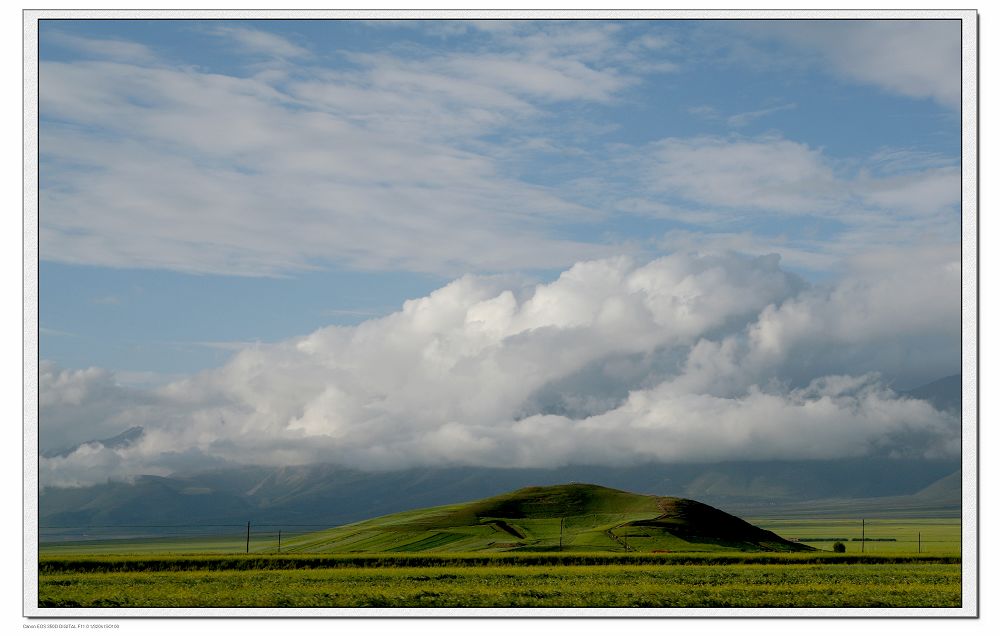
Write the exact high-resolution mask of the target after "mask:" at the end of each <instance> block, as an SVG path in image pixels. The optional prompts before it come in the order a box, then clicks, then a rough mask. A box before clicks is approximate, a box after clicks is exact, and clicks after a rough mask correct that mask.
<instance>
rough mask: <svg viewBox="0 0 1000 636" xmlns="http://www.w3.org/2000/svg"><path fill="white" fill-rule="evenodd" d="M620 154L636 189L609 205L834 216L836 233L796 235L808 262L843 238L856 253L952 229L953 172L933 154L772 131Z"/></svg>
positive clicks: (708, 217)
mask: <svg viewBox="0 0 1000 636" xmlns="http://www.w3.org/2000/svg"><path fill="white" fill-rule="evenodd" d="M629 152H630V153H631V154H629V155H628V156H627V158H626V159H624V160H623V162H622V165H625V166H628V168H629V169H631V170H633V171H634V173H635V174H636V175H638V179H639V181H640V183H642V185H643V186H644V187H645V189H646V191H645V192H642V194H643V195H644V196H643V197H637V196H625V197H623V198H622V199H620V200H619V201H618V202H617V203H616V207H617V208H618V209H623V210H627V211H631V212H634V213H638V214H648V215H650V216H656V217H661V218H668V219H674V220H678V221H682V222H685V223H690V224H694V225H698V226H701V227H702V228H705V229H711V228H712V226H713V225H719V226H723V225H724V223H723V222H724V221H730V220H733V219H735V220H739V219H741V218H744V217H746V216H747V215H748V214H753V215H754V216H755V218H757V219H763V218H766V217H768V216H770V217H798V218H806V217H823V218H824V219H825V220H833V221H836V222H837V223H838V224H840V225H841V226H842V230H841V232H842V234H841V235H840V236H839V237H838V236H832V237H831V236H829V235H828V236H827V238H826V240H825V241H823V242H820V241H816V240H809V239H808V236H805V235H803V236H800V237H797V241H798V244H799V246H800V248H803V249H808V250H809V251H812V252H814V253H815V255H816V257H817V258H813V259H810V260H812V261H813V264H814V265H815V264H817V263H818V262H819V261H818V260H817V259H819V260H822V259H823V258H828V257H829V256H831V255H835V256H838V257H842V256H844V255H845V254H848V253H851V252H852V249H851V246H852V244H853V245H856V246H861V247H863V250H862V251H864V250H865V249H870V248H871V247H872V246H879V245H881V246H889V245H904V244H920V243H923V242H927V241H928V240H931V239H933V240H935V241H938V242H947V243H952V242H955V241H956V240H957V238H958V235H959V229H958V225H959V218H960V216H959V213H958V205H959V202H960V194H961V171H960V169H959V168H958V166H957V165H955V164H954V161H953V160H948V159H946V158H944V157H941V156H939V155H929V154H926V153H917V152H913V151H909V150H905V149H890V148H883V149H881V150H880V151H878V152H876V153H875V154H873V155H872V156H871V157H869V158H866V159H865V160H863V161H860V162H857V161H851V162H849V161H845V160H835V159H833V158H832V157H829V156H828V155H826V154H825V153H824V152H823V151H822V150H821V149H817V148H812V147H810V146H808V145H806V144H803V143H799V142H796V141H792V140H788V139H785V138H782V137H779V136H774V135H768V136H759V137H742V136H730V137H726V138H723V137H709V136H702V137H690V138H668V139H663V140H661V141H658V142H656V143H653V144H650V145H648V146H646V147H644V148H641V149H635V150H630V151H629ZM640 192H641V190H640ZM758 240H760V239H758ZM772 240H774V239H772ZM777 240H778V241H779V242H781V241H783V240H784V239H783V238H781V237H779V238H778V239H777ZM823 252H826V254H824V253H823Z"/></svg>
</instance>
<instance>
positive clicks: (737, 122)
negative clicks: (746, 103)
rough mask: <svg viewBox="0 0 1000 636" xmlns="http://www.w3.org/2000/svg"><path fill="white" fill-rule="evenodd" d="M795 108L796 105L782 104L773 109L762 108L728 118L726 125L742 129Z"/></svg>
mask: <svg viewBox="0 0 1000 636" xmlns="http://www.w3.org/2000/svg"><path fill="white" fill-rule="evenodd" d="M795 108H797V105H796V104H781V105H780V106H772V107H771V108H762V109H760V110H753V111H748V112H745V113H737V114H735V115H730V116H729V117H727V118H726V123H727V124H729V125H730V126H733V127H735V128H740V127H742V126H746V125H747V124H749V123H750V122H752V121H755V120H757V119H760V118H761V117H767V116H768V115H773V114H774V113H780V112H783V111H786V110H794V109H795Z"/></svg>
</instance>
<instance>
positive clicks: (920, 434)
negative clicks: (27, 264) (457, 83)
mask: <svg viewBox="0 0 1000 636" xmlns="http://www.w3.org/2000/svg"><path fill="white" fill-rule="evenodd" d="M914 255H916V256H917V258H914ZM959 281H960V272H959V269H958V266H957V255H956V254H954V253H953V251H952V250H949V249H937V248H927V249H925V250H924V251H923V252H914V251H910V252H907V253H902V252H900V253H893V252H884V253H882V254H880V255H879V256H878V257H868V258H866V259H861V260H857V261H855V263H854V265H853V267H852V268H851V269H849V270H847V271H845V272H844V273H843V275H842V276H841V277H840V278H839V279H838V280H836V281H834V282H831V283H829V284H807V283H806V282H805V281H803V280H801V279H799V278H798V277H796V276H794V275H792V274H789V273H788V272H786V271H784V270H783V269H782V268H781V266H780V261H779V258H778V257H777V256H776V255H765V256H759V257H749V256H743V255H737V254H734V253H724V254H688V253H677V254H673V255H670V256H666V257H663V258H660V259H658V260H654V261H652V262H648V263H640V262H635V261H633V260H631V259H628V258H613V259H605V260H597V261H588V262H581V263H578V264H576V265H575V266H573V267H572V268H570V269H569V270H567V271H565V272H564V273H563V274H562V275H561V276H560V277H559V278H558V279H557V280H555V281H553V282H550V283H543V284H538V283H531V282H529V281H524V280H518V279H515V278H511V277H482V276H466V277H463V278H460V279H458V280H455V281H454V282H452V283H450V284H449V285H446V286H445V287H442V288H441V289H439V290H437V291H435V292H433V293H432V294H430V295H429V296H427V297H424V298H419V299H414V300H410V301H407V302H406V303H405V304H404V305H403V307H402V308H401V310H400V311H398V312H396V313H393V314H390V315H388V316H385V317H382V318H378V319H374V320H370V321H367V322H365V323H362V324H360V325H358V326H354V327H340V326H336V327H328V328H325V329H321V330H319V331H316V332H314V333H312V334H309V335H306V336H304V337H301V338H296V339H292V340H288V341H285V342H280V343H276V344H270V345H259V346H255V347H252V348H248V349H244V350H243V351H241V352H239V353H238V354H236V355H235V356H234V357H233V358H232V360H231V361H230V362H229V363H228V364H226V365H225V366H223V367H221V368H218V369H214V370H210V371H206V372H203V373H200V374H198V375H195V376H192V377H189V378H186V379H183V380H181V381H178V382H174V383H172V384H169V385H166V386H164V387H161V388H159V389H155V390H151V391H144V392H138V391H132V392H129V393H127V395H125V396H124V397H123V396H122V395H119V396H118V397H122V398H123V399H118V400H116V399H115V396H116V395H117V394H116V393H115V392H116V391H117V392H119V393H121V392H122V391H123V389H121V388H120V387H119V388H115V385H114V382H113V378H111V377H110V376H109V375H108V374H107V373H106V372H101V371H96V370H95V371H87V372H71V371H66V370H59V369H55V368H54V367H52V366H51V365H47V366H43V372H44V373H46V374H48V376H49V377H50V379H54V380H53V381H44V382H43V383H42V411H41V426H42V438H43V443H44V440H46V439H57V438H60V436H62V437H63V438H65V437H66V433H65V430H64V429H66V428H67V427H70V426H74V425H75V426H77V427H78V428H84V429H87V428H92V429H94V431H93V432H96V431H97V430H98V429H100V431H101V432H108V429H113V428H115V426H118V425H120V424H124V423H128V425H142V426H143V427H144V428H145V434H144V435H143V437H142V438H141V439H140V440H139V441H138V442H136V443H135V444H133V445H132V446H129V447H127V448H121V449H108V448H103V447H99V446H96V445H88V446H83V447H81V448H80V449H79V450H77V451H76V452H74V453H72V454H70V455H69V456H67V457H59V458H48V459H43V460H42V464H41V476H42V480H43V483H50V484H57V483H62V484H69V483H87V482H88V481H95V480H103V479H104V478H107V477H126V476H128V475H133V474H138V473H142V472H159V473H167V472H169V471H170V470H175V469H182V468H183V469H189V468H191V467H195V466H206V467H207V466H210V465H214V464H218V463H259V464H272V465H279V464H296V463H308V462H317V461H328V462H336V463H340V464H344V465H348V466H353V467H358V468H364V469H388V468H398V467H403V466H413V465H442V464H446V465H485V466H555V465H564V464H569V463H584V462H585V463H598V464H622V463H627V462H632V461H644V460H667V461H704V460H723V459H761V460H764V459H778V458H783V459H792V458H794V459H803V458H824V459H826V458H834V457H847V456H858V455H864V454H873V453H877V454H884V455H887V456H892V455H897V456H898V455H903V456H942V455H951V454H954V453H955V452H957V444H958V432H957V431H958V422H957V420H956V419H955V416H954V415H950V414H946V413H942V412H939V411H936V410H935V409H934V408H933V407H932V406H931V405H930V404H928V403H926V402H923V401H920V400H914V399H906V398H904V397H902V396H901V395H900V394H898V393H896V392H894V391H893V390H891V389H890V388H889V383H891V382H895V383H896V384H897V385H898V384H905V383H907V382H909V383H911V384H912V383H914V382H916V381H918V380H924V381H926V380H930V379H934V377H937V376H938V375H944V374H947V373H954V372H956V371H957V368H958V365H959V341H958V333H959V326H960V321H959V303H958V289H959ZM81 374H82V375H81ZM88 374H89V375H88ZM90 376H95V377H94V378H93V379H92V380H93V381H91V382H89V383H87V382H83V380H85V379H87V378H89V377H90ZM60 379H61V380H60ZM97 380H99V381H97ZM71 396H75V397H71ZM109 396H110V397H109ZM125 397H127V399H124V398H125ZM92 403H93V404H97V405H100V408H98V407H95V406H92V405H91V404H92ZM80 409H83V411H82V412H88V413H94V414H95V416H94V417H92V418H90V419H88V420H86V421H79V422H77V423H76V424H74V423H73V418H72V413H73V412H80ZM121 428H124V426H122V427H121ZM121 428H119V430H121ZM80 435H82V431H78V433H77V436H78V437H79V436H80ZM84 437H86V436H84ZM96 438H99V436H98V435H93V436H91V437H90V439H96ZM95 475H97V476H100V477H98V478H96V479H95Z"/></svg>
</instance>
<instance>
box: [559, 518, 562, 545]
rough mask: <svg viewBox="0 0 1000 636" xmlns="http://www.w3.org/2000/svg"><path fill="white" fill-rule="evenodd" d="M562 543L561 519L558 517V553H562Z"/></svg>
mask: <svg viewBox="0 0 1000 636" xmlns="http://www.w3.org/2000/svg"><path fill="white" fill-rule="evenodd" d="M562 541H563V518H562V517H559V551H560V552H562V545H563V544H562Z"/></svg>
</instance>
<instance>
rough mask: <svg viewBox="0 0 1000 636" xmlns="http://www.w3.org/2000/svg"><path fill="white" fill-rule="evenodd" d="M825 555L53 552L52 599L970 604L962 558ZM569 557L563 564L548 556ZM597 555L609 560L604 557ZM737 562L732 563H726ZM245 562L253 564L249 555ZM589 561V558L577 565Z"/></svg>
mask: <svg viewBox="0 0 1000 636" xmlns="http://www.w3.org/2000/svg"><path fill="white" fill-rule="evenodd" d="M832 556H833V555H829V557H828V556H827V555H818V554H809V555H806V554H782V555H778V554H772V555H764V554H758V555H746V554H730V555H723V554H716V555H709V554H704V553H703V554H700V555H699V554H694V555H625V554H620V555H604V556H600V555H592V554H591V555H570V554H565V553H562V554H551V555H546V554H535V555H530V554H505V555H492V556H490V555H474V556H469V557H461V556H457V555H456V556H451V557H449V556H447V555H445V556H443V557H441V564H438V565H430V566H428V565H421V563H422V562H428V561H431V562H432V561H434V560H435V559H436V558H437V557H434V556H432V555H412V556H409V555H371V556H368V557H361V556H356V557H352V556H333V557H329V556H328V557H322V558H317V557H306V556H305V555H302V556H299V557H295V556H289V557H280V558H279V557H275V559H274V561H273V562H271V563H270V567H269V566H268V563H267V561H268V559H266V558H264V557H260V556H257V557H254V556H253V555H251V556H250V557H242V558H235V557H229V558H228V559H227V558H221V559H213V558H211V557H190V558H187V559H178V558H174V557H160V558H148V559H143V558H141V557H133V558H131V559H130V558H117V559H115V558H101V557H88V558H80V559H58V558H52V559H46V560H43V562H42V564H43V567H42V574H41V575H40V578H39V604H40V606H42V607H958V606H960V605H961V566H960V565H959V564H958V563H957V559H953V558H951V559H949V558H940V557H938V558H935V557H926V558H925V559H923V560H918V559H915V558H912V557H908V558H892V557H882V558H881V559H880V558H879V557H868V558H867V559H859V558H858V557H843V556H841V557H839V558H837V559H833V558H831V557H832ZM546 559H549V560H554V559H561V560H562V561H564V563H562V564H554V565H552V564H540V563H539V560H541V561H544V560H546ZM594 559H598V560H600V559H604V560H605V561H609V563H606V564H596V563H594V562H593V560H594ZM727 559H728V560H730V561H732V562H730V563H726V561H727ZM241 561H242V562H241ZM574 561H580V562H581V563H583V564H574Z"/></svg>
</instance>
